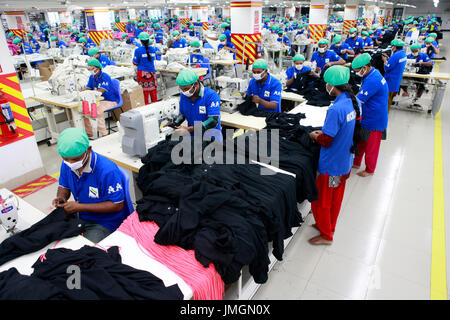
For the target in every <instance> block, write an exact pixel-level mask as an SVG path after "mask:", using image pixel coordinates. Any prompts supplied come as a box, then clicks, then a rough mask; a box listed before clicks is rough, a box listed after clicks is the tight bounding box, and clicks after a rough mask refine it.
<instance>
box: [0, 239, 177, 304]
mask: <svg viewBox="0 0 450 320" xmlns="http://www.w3.org/2000/svg"><path fill="white" fill-rule="evenodd" d="M69 267H72V268H75V269H76V268H78V270H79V273H77V272H74V271H73V270H74V269H70V268H69ZM33 268H34V272H33V273H32V274H31V275H30V276H23V275H20V274H19V273H18V272H17V270H15V269H14V268H12V269H9V270H7V271H5V272H2V273H0V299H31V300H42V299H55V300H181V299H183V294H182V292H181V290H180V289H179V287H178V285H172V286H170V287H166V286H165V285H164V283H163V281H162V280H161V279H159V278H158V277H156V276H154V275H153V274H151V273H150V272H147V271H143V270H138V269H135V268H133V267H130V266H128V265H125V264H123V263H122V260H121V257H120V254H119V248H118V247H111V248H110V249H108V251H104V250H101V249H99V248H96V247H91V246H84V247H82V248H80V249H79V250H71V249H67V248H58V249H50V250H47V252H46V253H45V259H43V260H42V261H41V259H38V260H37V261H36V262H35V263H34V264H33ZM77 276H79V282H78V283H77V281H76V280H74V279H75V277H77Z"/></svg>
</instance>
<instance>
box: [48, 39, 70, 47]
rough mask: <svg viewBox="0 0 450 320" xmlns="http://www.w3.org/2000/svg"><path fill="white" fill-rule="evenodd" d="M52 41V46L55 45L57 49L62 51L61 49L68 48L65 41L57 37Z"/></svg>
mask: <svg viewBox="0 0 450 320" xmlns="http://www.w3.org/2000/svg"><path fill="white" fill-rule="evenodd" d="M50 41H51V44H52V45H53V44H54V45H55V47H56V48H59V49H61V48H68V47H67V45H66V43H65V42H64V41H62V40H58V38H57V37H51V38H50Z"/></svg>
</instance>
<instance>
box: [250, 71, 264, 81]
mask: <svg viewBox="0 0 450 320" xmlns="http://www.w3.org/2000/svg"><path fill="white" fill-rule="evenodd" d="M263 74H264V71H263V72H261V73H254V74H253V78H255V80H258V81H259V80H261V79H262V78H263Z"/></svg>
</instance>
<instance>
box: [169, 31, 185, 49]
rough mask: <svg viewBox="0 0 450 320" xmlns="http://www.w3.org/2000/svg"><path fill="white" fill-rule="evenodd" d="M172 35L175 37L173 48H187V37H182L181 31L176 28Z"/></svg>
mask: <svg viewBox="0 0 450 320" xmlns="http://www.w3.org/2000/svg"><path fill="white" fill-rule="evenodd" d="M172 36H173V37H174V38H175V40H174V41H173V43H172V47H173V48H186V47H187V46H188V43H187V41H186V39H183V38H181V34H180V31H178V30H175V31H174V32H172Z"/></svg>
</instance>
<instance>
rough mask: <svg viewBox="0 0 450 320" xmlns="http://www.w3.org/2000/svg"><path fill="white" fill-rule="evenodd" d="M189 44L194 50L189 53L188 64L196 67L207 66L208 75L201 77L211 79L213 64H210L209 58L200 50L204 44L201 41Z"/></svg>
mask: <svg viewBox="0 0 450 320" xmlns="http://www.w3.org/2000/svg"><path fill="white" fill-rule="evenodd" d="M189 46H190V47H191V48H192V50H193V52H192V53H191V54H190V55H189V57H188V59H187V61H186V64H187V66H189V67H194V68H195V67H200V68H207V69H208V71H207V73H206V75H204V76H203V77H202V78H201V80H204V79H209V78H210V77H211V65H210V64H209V60H208V59H207V58H205V56H204V55H203V54H201V52H200V48H201V46H202V45H201V44H200V42H199V41H192V42H191V43H190V44H189Z"/></svg>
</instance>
